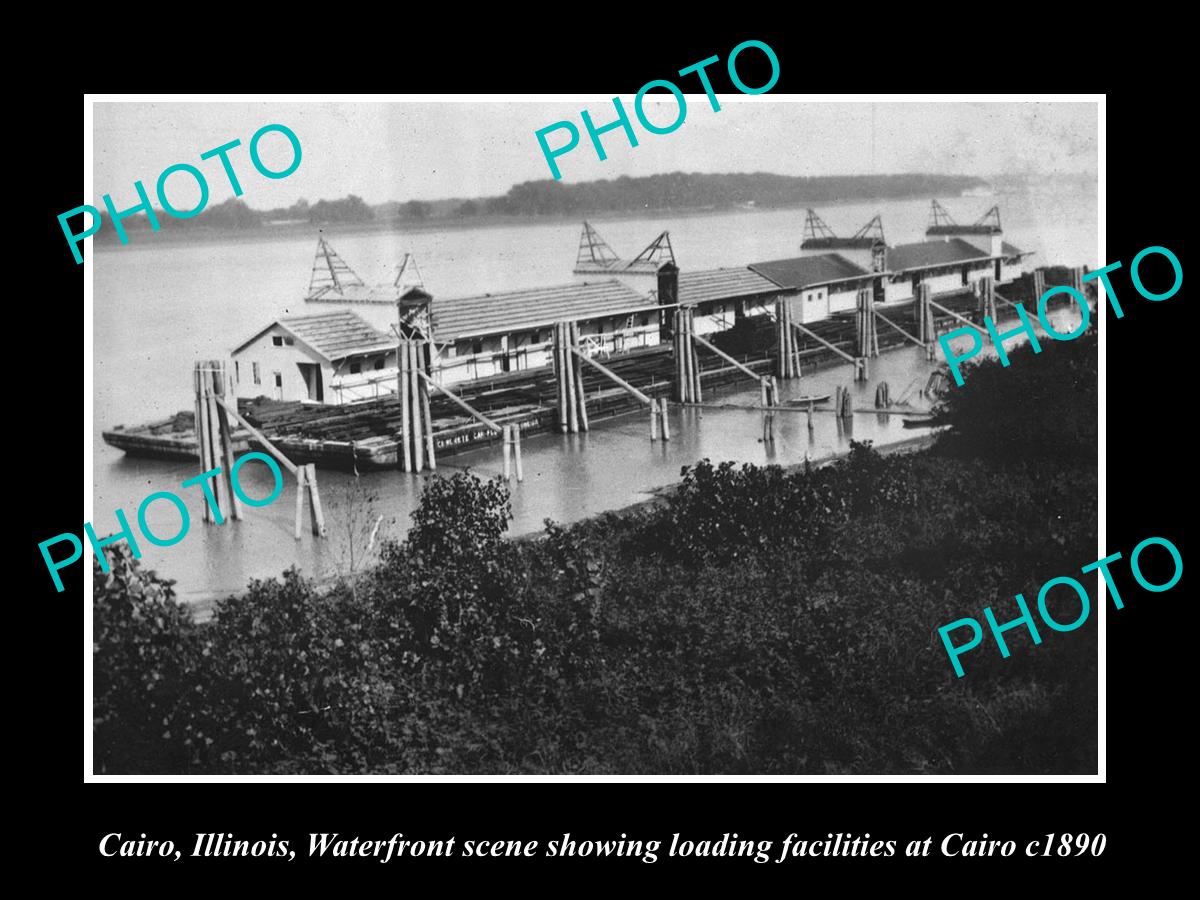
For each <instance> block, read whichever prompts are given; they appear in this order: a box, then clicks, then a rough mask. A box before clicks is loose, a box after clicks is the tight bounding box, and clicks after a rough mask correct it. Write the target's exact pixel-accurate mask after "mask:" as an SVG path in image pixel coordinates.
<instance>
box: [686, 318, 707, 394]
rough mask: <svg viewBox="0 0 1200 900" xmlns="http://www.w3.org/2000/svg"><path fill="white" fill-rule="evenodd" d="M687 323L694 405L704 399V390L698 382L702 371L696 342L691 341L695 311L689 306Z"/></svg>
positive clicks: (694, 331) (694, 324)
mask: <svg viewBox="0 0 1200 900" xmlns="http://www.w3.org/2000/svg"><path fill="white" fill-rule="evenodd" d="M687 323H688V324H687V330H688V340H687V343H688V354H689V356H690V357H691V360H692V373H693V379H694V381H693V385H692V400H693V402H695V403H699V402H700V401H702V400H703V399H704V388H703V386H702V385H701V382H700V374H701V371H702V370H701V368H700V358H699V357H698V356H697V355H696V342H695V341H694V340H692V338H693V336H694V335H695V333H696V321H695V311H694V310H693V308H692V307H690V306H689V307H688V310H687Z"/></svg>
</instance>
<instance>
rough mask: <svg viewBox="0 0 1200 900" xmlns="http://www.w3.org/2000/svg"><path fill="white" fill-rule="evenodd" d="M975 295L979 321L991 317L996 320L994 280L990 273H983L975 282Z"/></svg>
mask: <svg viewBox="0 0 1200 900" xmlns="http://www.w3.org/2000/svg"><path fill="white" fill-rule="evenodd" d="M975 296H976V297H978V298H979V321H980V322H982V321H983V320H984V319H991V320H992V321H993V322H995V321H996V282H995V281H994V280H993V279H992V276H991V275H985V276H984V277H983V278H980V279H979V280H978V281H976V282H975Z"/></svg>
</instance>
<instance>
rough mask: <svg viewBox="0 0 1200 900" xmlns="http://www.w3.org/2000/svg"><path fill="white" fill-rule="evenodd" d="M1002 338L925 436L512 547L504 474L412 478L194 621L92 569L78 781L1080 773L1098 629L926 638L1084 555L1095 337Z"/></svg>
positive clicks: (736, 469)
mask: <svg viewBox="0 0 1200 900" xmlns="http://www.w3.org/2000/svg"><path fill="white" fill-rule="evenodd" d="M1010 358H1011V362H1012V365H1011V366H1010V367H1008V368H1002V367H1000V366H999V364H998V363H996V362H995V361H987V362H984V363H982V364H981V365H979V366H978V367H976V368H975V369H974V370H973V371H972V372H971V373H970V376H969V377H968V378H967V381H966V385H965V386H964V387H963V388H961V389H959V390H958V391H954V392H951V393H950V394H948V395H947V397H946V401H945V403H946V407H945V416H946V421H947V422H948V425H949V427H948V429H947V430H946V431H944V432H942V433H941V434H940V435H938V436H937V439H936V440H935V442H934V444H933V446H921V445H922V444H925V443H926V442H928V441H929V440H930V439H931V438H932V437H933V436H930V435H919V436H914V437H913V438H912V439H911V443H910V444H909V445H908V446H907V447H897V448H895V450H894V451H893V452H890V453H888V454H881V453H878V452H875V451H874V450H872V449H870V448H868V447H866V446H865V445H864V444H861V443H855V444H852V446H851V452H850V453H849V455H847V456H845V457H844V458H841V459H838V460H836V461H830V462H827V463H825V464H823V465H816V466H813V467H811V468H810V469H809V470H805V469H803V468H793V470H792V471H784V469H783V468H781V467H779V466H753V465H750V466H739V465H736V464H734V463H733V462H724V463H720V464H715V465H714V464H711V463H708V462H707V461H704V462H700V463H698V464H695V465H691V466H688V467H687V469H686V471H685V472H684V473H683V474H682V480H681V481H680V483H679V484H678V485H677V486H676V488H675V489H674V490H673V491H671V492H670V493H668V494H665V495H663V496H662V497H661V498H658V499H660V501H661V502H658V503H654V504H651V505H648V506H644V507H638V508H632V509H624V510H622V511H621V512H619V513H612V514H607V515H601V516H597V517H591V518H588V519H586V520H584V521H580V522H577V523H575V524H574V525H570V526H559V525H554V524H548V525H547V526H546V527H545V529H544V537H543V538H542V539H541V540H509V539H506V528H507V520H508V502H509V497H508V491H507V490H506V489H505V487H504V485H503V484H501V483H498V482H496V481H485V480H482V479H479V478H477V477H475V476H473V475H471V474H469V473H466V472H456V473H454V474H453V475H451V476H449V477H439V478H434V479H430V480H428V481H427V482H426V487H425V494H424V496H423V498H422V501H421V503H420V505H419V507H418V508H417V510H416V512H415V513H414V515H413V520H412V525H411V527H410V529H409V530H408V533H407V536H406V538H405V540H404V541H403V542H401V543H396V542H388V543H386V544H385V545H384V547H383V551H382V553H381V559H380V561H379V563H378V564H377V565H375V566H374V567H373V568H371V570H370V571H369V572H367V573H365V574H364V575H363V576H362V577H361V578H359V579H356V580H354V581H353V582H346V581H342V582H337V583H334V584H319V585H318V584H315V583H313V582H312V581H310V580H307V579H304V578H302V577H300V576H299V575H297V574H296V573H295V572H294V571H291V572H288V573H285V574H284V576H283V577H282V578H281V579H269V580H266V581H259V582H255V583H254V584H252V585H251V586H250V588H249V589H248V590H247V591H246V593H245V594H244V595H243V596H241V597H239V598H236V599H233V600H231V601H228V602H223V603H220V604H218V605H217V608H216V611H215V615H214V616H213V618H212V619H211V621H209V622H208V623H206V624H196V623H195V621H194V619H193V618H192V616H191V613H190V612H189V611H188V610H187V609H186V608H185V607H183V606H182V605H180V604H179V603H177V602H176V601H175V600H174V599H173V597H172V596H171V592H170V590H169V589H168V588H167V587H165V586H164V585H162V584H161V583H160V582H158V581H157V579H155V578H154V577H153V575H152V574H149V573H146V572H144V571H141V570H139V569H138V567H136V566H133V565H132V561H130V560H128V559H122V560H118V561H115V563H114V572H115V573H116V574H115V576H114V577H113V578H111V579H104V578H100V577H97V578H96V579H95V581H94V584H95V588H96V594H95V600H94V615H95V628H94V634H95V641H96V648H97V649H96V655H95V657H94V661H95V665H94V668H95V684H96V685H97V697H96V701H97V703H96V731H95V741H94V746H95V748H96V765H97V771H101V772H108V773H119V772H138V773H150V772H190V773H192V774H200V773H211V774H221V773H225V774H230V773H240V774H245V773H260V774H271V773H274V774H287V773H301V772H302V773H308V774H322V773H356V772H357V773H365V772H372V773H379V774H391V773H396V774H399V773H426V774H482V773H501V774H516V773H543V774H549V773H575V774H641V773H659V774H663V773H668V774H669V773H674V774H703V773H721V774H750V773H762V774H783V773H790V774H830V773H857V774H866V773H907V774H958V775H961V774H966V773H999V772H1004V773H1009V774H1013V773H1019V774H1085V773H1091V772H1095V771H1096V763H1097V759H1096V718H1097V695H1096V628H1095V625H1094V623H1092V622H1089V623H1087V624H1085V625H1084V626H1083V627H1081V628H1080V629H1077V630H1075V631H1072V632H1070V633H1069V634H1057V633H1056V634H1053V635H1046V636H1044V640H1043V645H1042V646H1039V647H1037V648H1034V647H1033V646H1032V644H1031V642H1030V641H1029V640H1028V638H1027V637H1024V636H1023V633H1018V632H1012V633H1010V634H1009V635H1006V637H1007V638H1008V639H1009V647H1010V651H1011V655H1010V657H1009V658H1007V659H1005V658H1002V657H1001V656H1000V655H999V654H998V653H995V652H993V653H982V652H981V653H978V654H974V655H973V656H972V659H971V668H970V670H969V672H968V676H967V677H966V678H963V679H958V678H956V677H955V675H954V672H953V670H952V669H951V667H950V666H949V664H948V662H947V659H946V654H945V651H944V649H943V648H942V647H941V646H940V644H939V642H938V641H937V639H936V628H937V627H938V626H939V625H941V624H944V623H946V622H949V621H954V620H955V619H957V618H960V617H962V616H963V615H968V614H970V612H971V611H972V610H975V609H977V608H978V607H979V605H980V603H981V601H983V600H984V599H985V598H986V600H987V601H989V602H991V603H992V604H1000V603H1001V602H1002V601H1001V600H1000V599H999V598H1005V597H1012V596H1013V595H1014V594H1016V593H1022V592H1023V593H1025V595H1026V596H1028V595H1029V594H1030V593H1031V592H1035V591H1036V589H1037V586H1038V585H1040V584H1043V583H1044V582H1045V581H1046V580H1047V579H1048V578H1050V577H1054V576H1056V575H1058V574H1060V573H1061V572H1062V571H1067V570H1072V569H1074V568H1077V567H1078V560H1079V559H1083V558H1090V557H1089V554H1090V553H1092V552H1094V548H1095V546H1096V536H1097V535H1096V532H1097V522H1096V513H1095V510H1096V507H1095V496H1096V489H1097V472H1096V456H1095V447H1096V442H1097V439H1098V438H1097V422H1096V412H1095V410H1096V394H1097V390H1096V389H1097V384H1096V340H1095V334H1094V332H1093V333H1091V334H1090V335H1088V336H1085V337H1084V338H1080V339H1078V340H1075V341H1072V342H1065V343H1056V344H1053V345H1046V346H1044V347H1043V350H1042V353H1041V354H1038V355H1034V354H1033V353H1032V352H1031V351H1030V350H1029V349H1028V348H1024V347H1023V348H1019V349H1015V350H1013V351H1012V352H1011V353H1010ZM1063 384H1070V385H1072V389H1071V390H1070V391H1063V390H1060V389H1056V387H1055V386H1057V385H1063ZM998 434H1001V435H1003V436H1004V440H1003V441H998V440H997V435H998ZM999 608H1000V607H998V611H999ZM1003 609H1006V610H1007V609H1008V607H1003Z"/></svg>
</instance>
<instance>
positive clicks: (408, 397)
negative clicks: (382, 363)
mask: <svg viewBox="0 0 1200 900" xmlns="http://www.w3.org/2000/svg"><path fill="white" fill-rule="evenodd" d="M397 353H398V356H399V370H400V371H399V374H398V375H397V376H396V392H397V393H398V394H399V395H400V441H401V444H402V447H401V455H400V462H401V465H402V466H403V469H404V471H405V472H420V471H421V470H422V469H424V468H426V467H428V468H429V469H430V470H433V469H436V468H437V456H436V455H435V454H434V450H433V417H432V416H431V415H430V414H429V384H430V381H431V379H430V378H429V353H430V345H429V342H428V341H421V340H402V341H400V343H399V344H398V346H397Z"/></svg>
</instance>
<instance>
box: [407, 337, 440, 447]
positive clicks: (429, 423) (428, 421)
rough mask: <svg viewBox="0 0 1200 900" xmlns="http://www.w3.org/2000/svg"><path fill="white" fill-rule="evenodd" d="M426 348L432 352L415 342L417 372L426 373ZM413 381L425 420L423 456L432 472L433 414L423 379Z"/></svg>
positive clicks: (426, 385) (428, 346)
mask: <svg viewBox="0 0 1200 900" xmlns="http://www.w3.org/2000/svg"><path fill="white" fill-rule="evenodd" d="M427 348H428V349H429V350H430V351H431V350H432V346H431V345H430V344H427V343H426V342H425V341H418V342H417V345H416V353H417V363H418V365H417V371H418V372H426V371H428V368H429V365H428V362H427V355H426V350H427ZM413 380H414V381H415V382H416V385H417V391H418V392H419V394H420V397H421V415H422V416H423V417H424V420H425V456H426V458H427V459H428V460H429V468H430V469H431V470H432V469H436V468H437V456H436V455H435V454H434V446H433V413H432V412H431V411H430V409H429V385H428V384H427V383H426V382H425V379H423V378H420V377H415V378H414V379H413Z"/></svg>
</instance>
